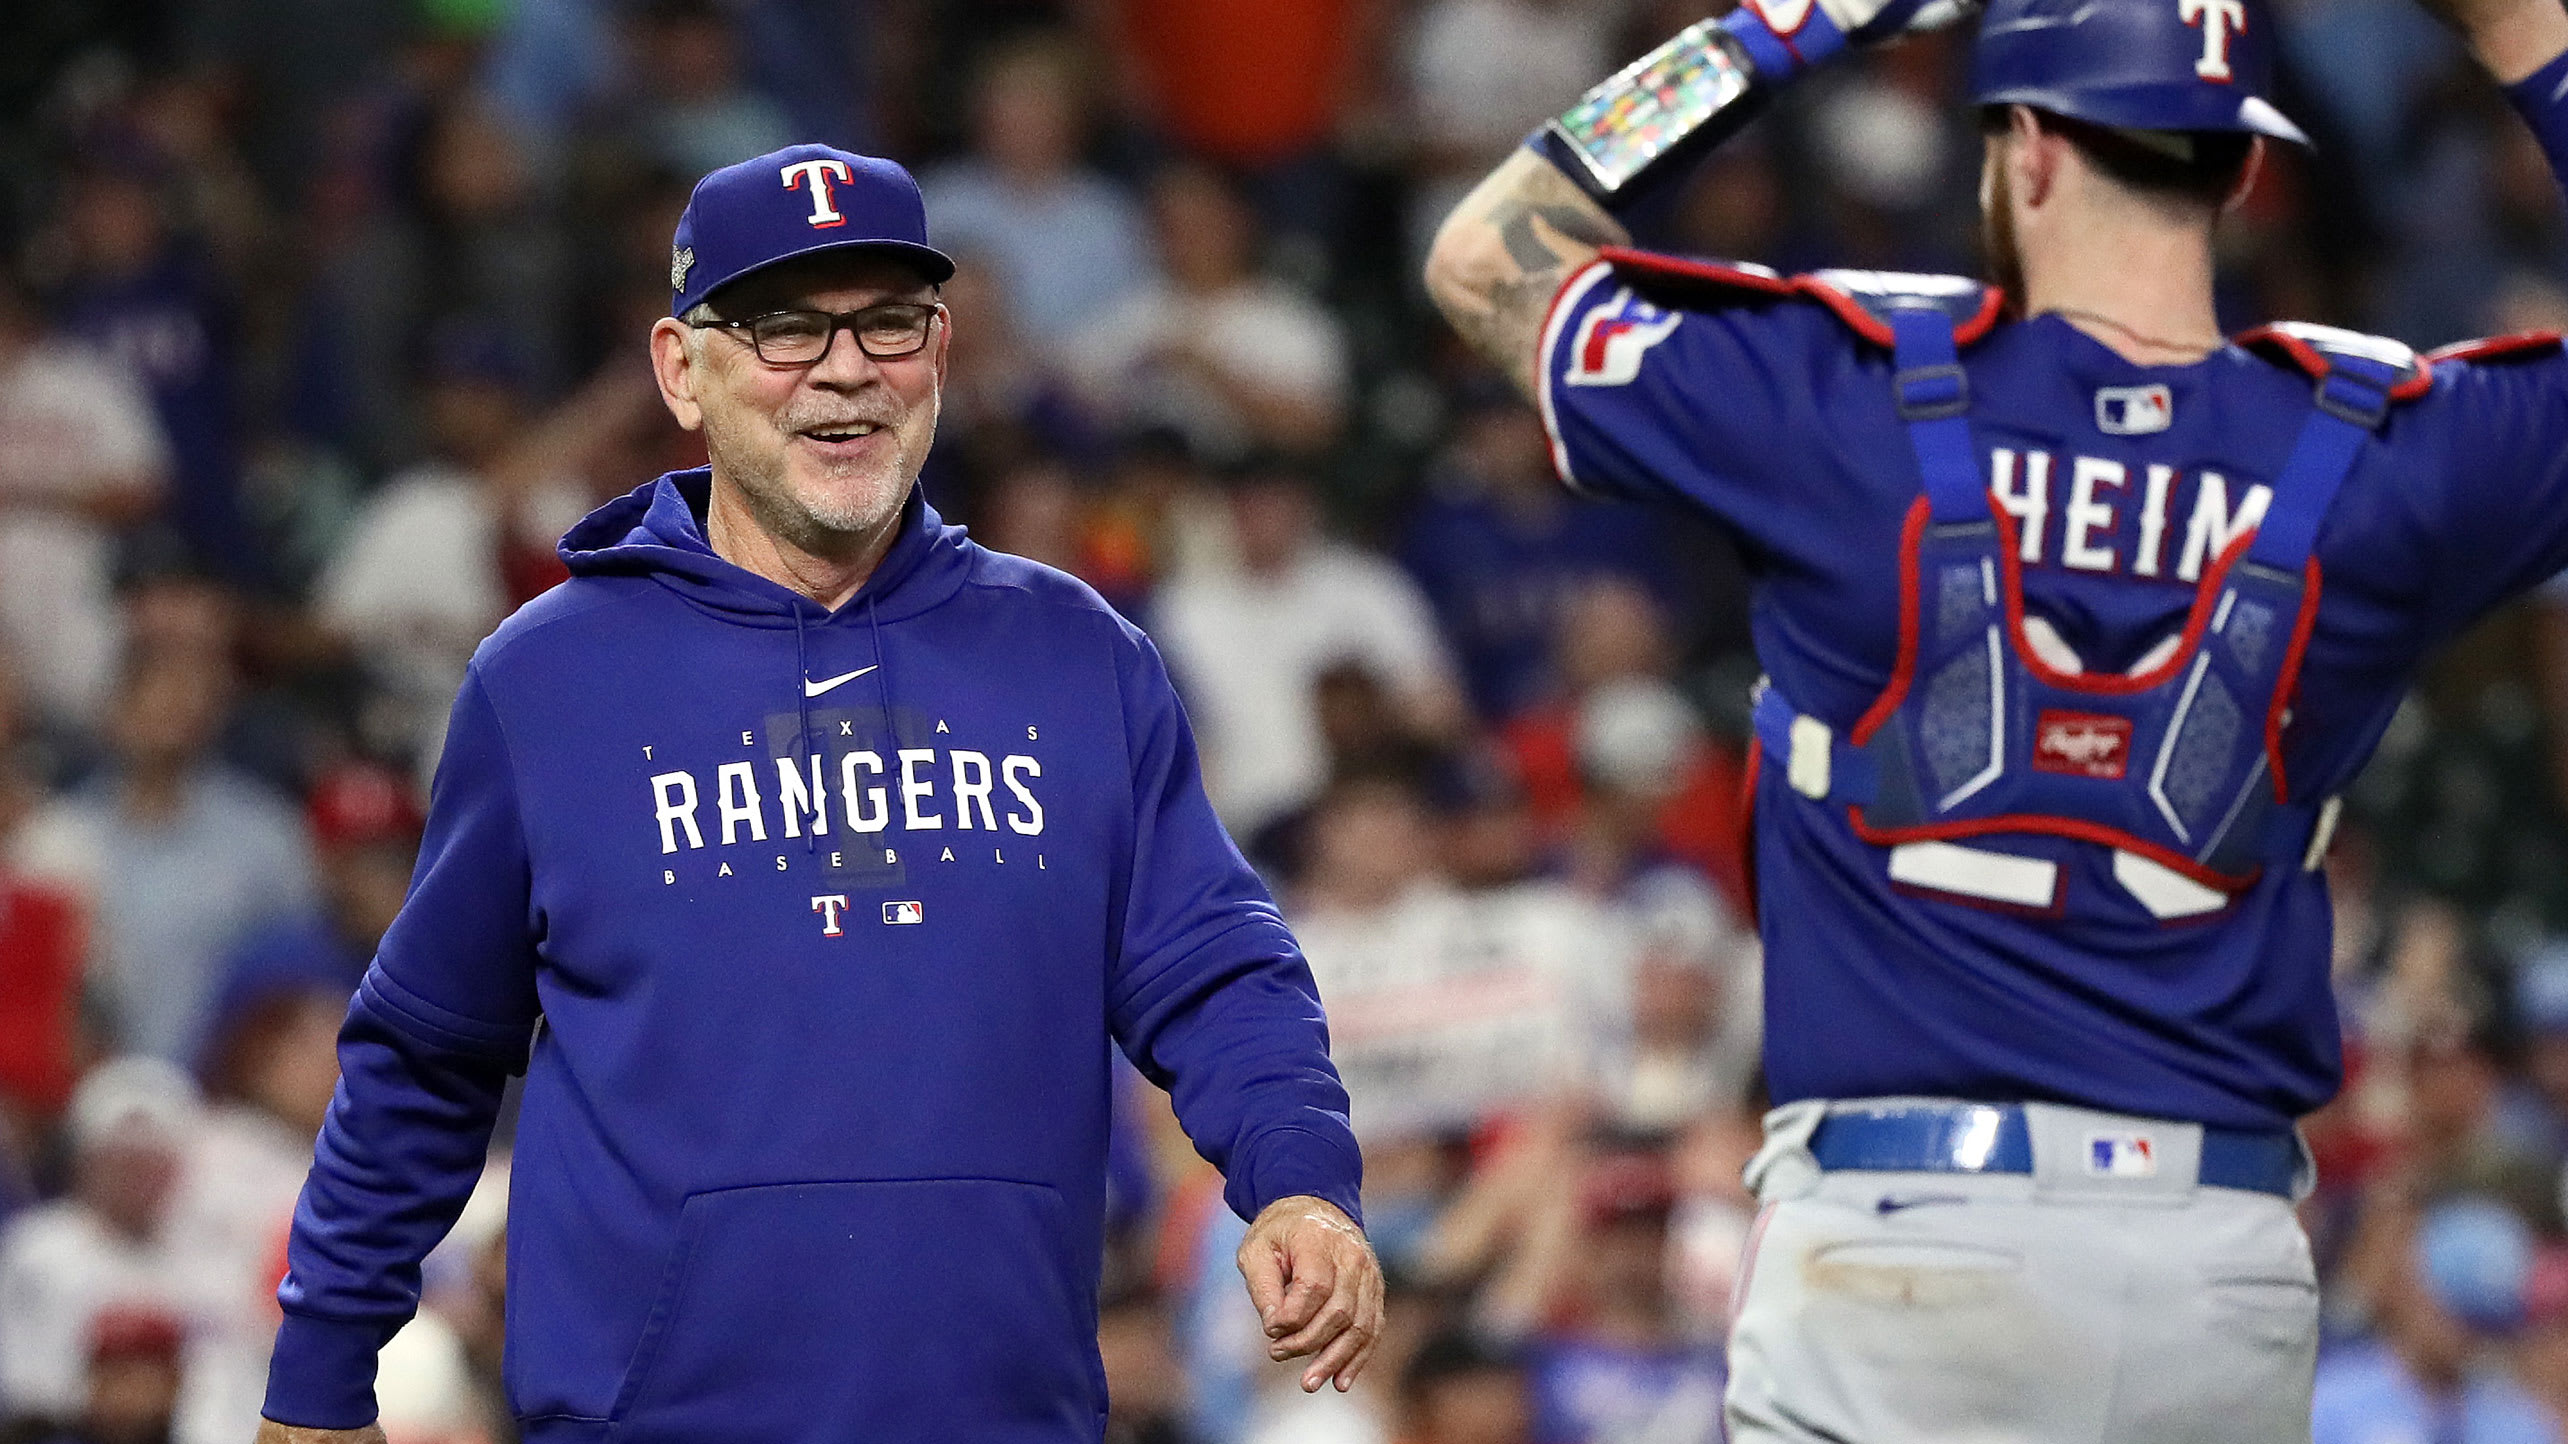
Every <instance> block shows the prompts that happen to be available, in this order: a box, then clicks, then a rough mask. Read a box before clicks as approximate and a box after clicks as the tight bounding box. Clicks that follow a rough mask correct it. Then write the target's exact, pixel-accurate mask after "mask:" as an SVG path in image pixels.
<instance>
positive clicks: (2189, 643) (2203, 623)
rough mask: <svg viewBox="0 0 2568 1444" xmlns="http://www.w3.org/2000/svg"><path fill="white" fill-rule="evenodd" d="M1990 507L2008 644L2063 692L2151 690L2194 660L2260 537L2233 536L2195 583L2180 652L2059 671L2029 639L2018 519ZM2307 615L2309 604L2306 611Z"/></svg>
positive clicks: (2039, 675)
mask: <svg viewBox="0 0 2568 1444" xmlns="http://www.w3.org/2000/svg"><path fill="white" fill-rule="evenodd" d="M1989 505H1990V510H1992V511H1993V512H1995V513H1996V516H1997V535H1998V570H1999V571H2000V573H2002V574H2003V575H2004V577H2005V597H2006V640H2007V643H2008V645H2009V646H2011V647H2012V648H2014V651H2015V655H2016V656H2017V657H2018V658H2020V659H2022V661H2023V663H2024V666H2025V669H2026V670H2027V671H2030V672H2031V673H2032V674H2033V675H2034V676H2035V677H2036V678H2038V679H2040V680H2041V681H2042V682H2043V683H2044V684H2045V685H2047V686H2052V687H2057V688H2059V689H2060V690H2061V691H2064V692H2087V693H2092V694H2096V695H2100V696H2107V697H2128V696H2130V695H2132V694H2133V693H2135V692H2146V691H2148V690H2149V689H2151V688H2152V687H2156V686H2158V685H2160V684H2162V683H2164V682H2166V681H2167V680H2168V679H2169V678H2171V677H2173V676H2175V675H2176V673H2177V672H2179V671H2182V670H2183V669H2184V666H2185V664H2186V663H2188V662H2191V661H2192V660H2193V657H2194V653H2196V652H2198V651H2200V650H2201V649H2202V638H2203V633H2205V632H2207V631H2209V630H2210V629H2211V614H2212V610H2213V607H2212V603H2213V600H2214V599H2215V598H2217V597H2218V596H2219V595H2220V589H2221V587H2222V586H2223V585H2224V584H2226V583H2227V582H2228V580H2229V569H2230V568H2231V567H2232V566H2234V565H2235V564H2236V563H2237V561H2238V559H2239V558H2240V557H2242V556H2245V555H2246V554H2247V548H2248V546H2249V545H2250V544H2252V543H2253V542H2254V541H2255V539H2256V534H2255V533H2254V532H2252V531H2250V532H2248V533H2246V534H2245V535H2243V536H2240V537H2237V538H2235V539H2233V540H2232V541H2231V542H2230V543H2229V545H2228V546H2227V547H2226V548H2224V549H2223V550H2222V551H2221V553H2220V556H2219V558H2218V559H2217V560H2216V561H2214V562H2213V563H2212V564H2211V569H2210V570H2209V571H2206V572H2205V573H2203V578H2202V580H2201V581H2200V582H2198V583H2196V584H2195V586H2194V600H2193V609H2192V610H2191V611H2190V612H2188V613H2187V614H2186V616H2185V630H2184V639H2183V640H2182V641H2180V642H2178V643H2177V644H2176V650H2175V652H2174V653H2173V654H2172V655H2171V656H2169V657H2168V658H2167V660H2166V661H2164V662H2161V663H2159V664H2158V665H2157V666H2155V667H2152V668H2150V669H2149V670H2148V671H2146V672H2140V673H2124V672H2055V671H2053V670H2052V669H2051V665H2050V664H2049V663H2047V662H2045V661H2043V660H2042V659H2041V657H2040V656H2039V655H2037V654H2036V653H2035V652H2034V650H2033V647H2032V644H2031V643H2028V642H2026V641H2025V640H2024V565H2023V561H2022V559H2021V554H2020V553H2018V552H2017V550H2016V546H2017V538H2016V531H2015V517H2014V515H2013V514H2012V513H2010V512H2008V511H2007V510H2006V509H2005V508H2004V507H2002V506H1999V505H1997V503H1996V500H1995V498H1994V497H1992V498H1991V499H1990V504H1989ZM2306 614H2307V609H2306V607H2304V609H2303V615H2306Z"/></svg>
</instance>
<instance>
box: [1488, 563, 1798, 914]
mask: <svg viewBox="0 0 2568 1444" xmlns="http://www.w3.org/2000/svg"><path fill="white" fill-rule="evenodd" d="M1672 651H1673V645H1672V643H1671V641H1670V639H1669V637H1668V635H1667V623H1666V619H1665V614H1664V613H1663V612H1662V611H1661V610H1660V608H1659V605H1658V603H1657V602H1656V601H1654V600H1653V599H1652V598H1651V597H1650V595H1649V594H1648V593H1647V592H1645V591H1643V590H1642V589H1641V588H1640V587H1639V586H1637V585H1635V584H1633V583H1632V582H1631V581H1629V580H1627V579H1624V578H1618V577H1606V578H1599V579H1596V580H1593V581H1590V582H1587V583H1584V584H1582V585H1580V586H1579V587H1577V588H1576V589H1574V590H1573V591H1572V592H1571V593H1570V595H1569V597H1568V598H1567V600H1566V602H1565V603H1564V605H1563V607H1562V610H1561V615H1560V624H1559V627H1558V630H1557V631H1556V632H1555V634H1554V638H1553V642H1552V657H1553V663H1552V666H1553V669H1554V671H1555V672H1556V673H1557V675H1558V676H1559V677H1560V679H1561V684H1562V685H1561V690H1560V692H1559V693H1558V694H1556V695H1554V696H1552V697H1549V698H1547V699H1545V700H1544V701H1543V702H1542V703H1540V704H1539V705H1537V706H1534V707H1532V708H1529V709H1527V710H1526V711H1524V712H1522V713H1520V714H1518V715H1517V717H1516V718H1515V720H1513V721H1511V722H1509V723H1507V724H1506V725H1505V726H1504V727H1503V728H1502V729H1501V730H1500V732H1499V736H1500V738H1501V740H1502V741H1503V742H1504V744H1505V746H1506V747H1507V750H1508V751H1509V753H1510V754H1511V755H1512V756H1513V757H1514V758H1515V762H1516V767H1517V771H1518V773H1519V775H1520V776H1522V777H1523V778H1524V780H1525V790H1526V796H1527V798H1528V800H1529V801H1530V802H1531V803H1532V805H1533V810H1534V818H1535V822H1536V823H1537V825H1538V826H1540V827H1541V828H1542V829H1543V832H1544V834H1545V835H1546V836H1547V837H1548V838H1550V839H1552V840H1553V841H1555V842H1561V843H1566V842H1567V841H1568V840H1569V839H1570V837H1571V836H1572V835H1573V834H1574V833H1575V832H1576V831H1577V830H1578V828H1579V826H1580V823H1581V818H1582V809H1583V807H1584V799H1585V797H1586V792H1587V781H1586V776H1585V768H1586V767H1587V766H1588V764H1589V763H1590V762H1591V761H1592V762H1595V763H1598V764H1602V765H1606V766H1608V767H1609V768H1610V769H1612V770H1613V772H1614V775H1615V776H1617V777H1620V778H1622V779H1623V780H1625V781H1626V782H1627V783H1631V784H1637V785H1643V786H1646V787H1647V788H1648V789H1649V790H1650V791H1652V792H1654V793H1655V794H1656V795H1657V796H1658V797H1659V799H1660V801H1659V805H1658V809H1657V812H1656V816H1655V828H1656V833H1657V838H1658V842H1659V845H1660V846H1661V847H1663V848H1664V850H1665V851H1666V852H1667V853H1668V854H1670V855H1672V856H1673V857H1675V858H1677V859H1680V860H1682V861H1685V862H1687V863H1689V864H1691V865H1692V866H1694V867H1695V868H1697V869H1699V870H1700V871H1701V872H1702V873H1703V874H1704V875H1705V876H1707V877H1710V878H1711V879H1712V880H1713V881H1714V882H1715V883H1716V884H1718V885H1719V886H1720V888H1721V890H1722V892H1723V894H1724V895H1725V896H1726V897H1728V898H1729V899H1730V900H1731V902H1732V903H1733V904H1734V906H1738V907H1742V908H1743V907H1744V906H1745V903H1746V897H1747V886H1746V876H1745V874H1746V867H1745V859H1744V857H1743V855H1742V851H1741V849H1742V845H1743V843H1744V841H1745V832H1746V825H1745V822H1744V820H1743V818H1742V816H1741V813H1740V807H1741V804H1742V801H1743V799H1744V795H1745V790H1746V789H1745V781H1744V778H1743V776H1742V770H1741V767H1740V764H1739V761H1738V759H1737V756H1736V754H1735V753H1734V752H1733V751H1732V750H1731V749H1729V748H1728V747H1727V746H1725V745H1724V744H1722V743H1720V742H1719V741H1717V740H1715V739H1713V738H1711V737H1709V736H1707V735H1704V734H1703V733H1702V732H1701V731H1700V729H1699V728H1688V727H1683V726H1682V724H1679V726H1680V730H1682V731H1684V732H1686V733H1687V734H1689V735H1687V736H1686V737H1684V738H1681V739H1679V740H1677V741H1675V742H1674V743H1670V742H1669V741H1668V738H1667V727H1666V722H1667V719H1668V718H1669V716H1670V715H1671V714H1669V712H1668V711H1667V709H1666V708H1665V707H1663V706H1658V705H1655V704H1641V706H1640V708H1639V709H1638V710H1635V709H1634V708H1631V707H1611V708H1605V709H1599V710H1598V711H1597V712H1596V713H1595V714H1594V716H1593V717H1591V716H1590V715H1589V711H1588V703H1589V700H1590V699H1592V698H1594V697H1596V696H1598V695H1600V694H1601V693H1603V692H1604V691H1605V690H1606V689H1608V688H1609V687H1616V686H1627V685H1629V686H1637V689H1638V690H1637V691H1633V692H1630V693H1629V694H1628V695H1631V696H1639V695H1642V694H1644V693H1646V694H1647V695H1650V696H1652V697H1661V696H1663V695H1665V688H1666V685H1667V684H1666V679H1667V677H1668V675H1669V673H1670V671H1671V670H1672V667H1673V663H1674V658H1673V655H1672ZM1653 719H1656V720H1655V721H1654V720H1653ZM1591 722H1592V723H1593V724H1594V725H1593V727H1591V726H1590V725H1589V724H1590V723H1591ZM1609 723H1610V724H1611V725H1608V724H1609ZM1591 731H1592V732H1593V733H1594V735H1593V736H1592V737H1591V736H1589V735H1588V733H1590V732H1591ZM1591 744H1592V746H1591ZM1666 768H1675V769H1677V770H1676V771H1675V772H1673V773H1665V772H1664V769H1666ZM1654 769H1658V770H1654ZM1609 780H1610V779H1609ZM1587 816H1588V820H1589V821H1593V820H1595V815H1594V814H1588V815H1587Z"/></svg>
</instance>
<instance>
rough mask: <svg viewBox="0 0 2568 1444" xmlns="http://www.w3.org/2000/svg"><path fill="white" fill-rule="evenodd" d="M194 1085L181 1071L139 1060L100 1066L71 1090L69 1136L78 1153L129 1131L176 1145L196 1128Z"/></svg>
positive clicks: (120, 1060)
mask: <svg viewBox="0 0 2568 1444" xmlns="http://www.w3.org/2000/svg"><path fill="white" fill-rule="evenodd" d="M196 1111H197V1109H196V1085H195V1083H193V1082H191V1081H190V1080H189V1079H188V1076H187V1075H186V1074H185V1073H183V1072H181V1071H179V1068H178V1065H176V1064H174V1063H169V1062H165V1061H163V1060H162V1059H159V1058H150V1057H142V1056H135V1057H131V1058H118V1059H115V1060H113V1061H111V1062H106V1063H101V1064H99V1065H98V1066H97V1067H95V1068H92V1069H90V1070H89V1076H87V1077H85V1078H83V1079H81V1080H80V1086H79V1087H78V1088H75V1089H73V1090H72V1094H71V1107H70V1108H69V1110H67V1112H66V1115H65V1117H66V1119H67V1130H66V1131H67V1132H68V1133H69V1134H70V1137H71V1143H72V1147H74V1148H75V1149H89V1148H95V1147H97V1146H99V1145H101V1144H104V1143H109V1142H112V1141H114V1140H115V1139H116V1138H117V1137H118V1136H119V1135H122V1134H124V1133H125V1132H126V1131H127V1130H128V1129H135V1128H140V1129H144V1130H147V1131H148V1132H149V1133H150V1134H151V1135H152V1136H153V1137H155V1138H157V1139H158V1140H160V1141H162V1142H175V1141H176V1140H178V1139H180V1138H183V1137H185V1136H186V1134H187V1130H188V1129H189V1128H190V1127H192V1126H194V1124H195V1122H196Z"/></svg>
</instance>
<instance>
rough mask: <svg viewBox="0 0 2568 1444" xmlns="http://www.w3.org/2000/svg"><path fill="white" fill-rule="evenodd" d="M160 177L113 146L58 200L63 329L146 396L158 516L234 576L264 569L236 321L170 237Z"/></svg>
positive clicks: (201, 257)
mask: <svg viewBox="0 0 2568 1444" xmlns="http://www.w3.org/2000/svg"><path fill="white" fill-rule="evenodd" d="M168 185H169V181H168V178H167V177H165V176H164V175H163V174H162V173H161V170H160V168H159V166H158V165H157V164H155V163H154V162H153V161H152V160H151V159H150V158H148V157H146V156H144V155H141V154H138V153H130V152H116V151H111V152H108V153H106V154H102V155H100V156H97V157H96V158H94V159H93V160H92V161H91V162H90V163H89V165H88V166H87V167H86V168H85V169H84V170H83V171H82V172H81V173H80V175H79V177H78V178H77V180H76V182H75V184H74V186H73V188H72V193H71V196H70V199H69V203H68V204H67V205H66V206H65V207H64V216H65V226H64V232H65V234H64V235H63V238H62V240H63V244H64V251H65V258H66V259H67V260H68V261H69V262H70V264H71V274H70V277H69V280H68V282H67V284H66V285H65V286H64V288H63V290H62V293H61V295H60V297H59V300H58V305H57V313H58V315H59V317H60V320H61V325H62V330H63V332H64V334H65V335H67V336H70V337H73V338H76V339H78V340H80V341H82V342H84V343H86V344H88V345H89V346H91V347H94V348H95V349H96V350H98V351H99V352H101V353H102V354H105V355H108V356H112V357H114V358H116V360H117V361H118V362H120V363H121V364H122V365H124V366H125V367H126V369H128V370H129V371H130V372H131V373H132V374H133V375H134V376H135V377H136V378H137V379H138V380H140V381H141V382H142V384H143V386H144V387H145V389H146V390H147V391H148V392H149V393H150V396H151V400H152V410H153V413H154V414H155V415H156V416H157V417H158V418H159V421H160V426H161V430H162V432H163V433H164V434H165V435H166V436H167V437H168V440H169V483H170V484H169V494H168V497H167V498H166V500H165V502H164V503H163V506H162V515H163V516H164V518H165V519H166V520H167V521H168V523H169V524H170V526H171V527H172V528H173V529H175V531H176V532H177V534H178V536H179V537H180V539H181V540H182V541H184V543H185V544H186V546H187V549H188V552H189V555H190V556H191V557H192V558H193V559H194V560H195V562H196V563H197V564H198V565H200V566H203V567H205V568H207V569H208V570H210V571H213V572H215V573H216V574H218V575H222V576H225V577H229V578H232V579H234V580H236V581H242V582H248V581H254V580H262V579H264V575H265V568H264V566H263V564H262V560H261V558H260V556H259V554H258V549H257V541H256V538H255V537H253V536H252V534H251V532H250V528H249V521H248V518H247V517H246V516H245V515H244V513H243V511H242V508H241V495H240V490H241V456H240V437H239V430H240V425H241V415H240V402H239V398H238V395H237V386H238V379H237V377H236V375H235V374H234V373H235V370H236V368H237V366H238V361H237V359H236V356H235V352H236V350H237V348H238V342H239V326H238V324H237V322H236V320H235V318H234V315H233V308H232V306H231V304H230V300H229V298H228V297H227V296H226V295H225V294H224V281H223V278H222V277H221V276H220V275H218V274H217V273H216V272H215V271H214V269H213V267H212V265H211V261H210V258H209V257H208V256H206V255H205V254H204V253H203V251H202V250H201V249H199V248H197V247H196V246H193V245H191V244H187V243H184V242H182V241H181V240H180V239H179V238H178V237H176V236H175V235H173V234H172V230H171V225H170V216H169V210H168V204H167V202H166V200H165V199H164V195H165V192H166V190H167V188H168Z"/></svg>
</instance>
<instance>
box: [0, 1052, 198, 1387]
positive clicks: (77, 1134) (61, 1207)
mask: <svg viewBox="0 0 2568 1444" xmlns="http://www.w3.org/2000/svg"><path fill="white" fill-rule="evenodd" d="M197 1117H198V1115H197V1104H196V1090H195V1088H194V1087H193V1086H192V1085H190V1084H189V1083H188V1081H187V1076H186V1075H185V1074H183V1073H181V1072H179V1071H178V1069H177V1068H175V1067H173V1066H172V1065H170V1064H168V1063H164V1062H162V1061H160V1060H159V1059H156V1058H126V1059H121V1060H119V1061H117V1062H114V1063H109V1064H106V1065H103V1066H101V1067H99V1068H98V1069H96V1070H95V1071H93V1072H92V1073H91V1074H90V1075H89V1076H88V1077H87V1078H85V1079H83V1080H81V1085H80V1089H79V1091H78V1092H77V1093H75V1094H74V1095H73V1096H72V1100H71V1109H70V1113H69V1116H68V1118H67V1120H66V1127H67V1131H68V1135H69V1139H70V1143H71V1149H72V1186H71V1192H70V1193H69V1194H68V1195H67V1196H65V1197H63V1198H60V1199H57V1200H55V1201H54V1202H52V1203H48V1204H45V1205H43V1206H41V1207H39V1208H36V1209H32V1210H30V1211H29V1212H27V1213H25V1214H22V1215H20V1216H19V1217H18V1218H17V1219H15V1220H14V1221H12V1222H11V1223H10V1225H9V1227H8V1229H7V1230H6V1232H5V1233H0V1415H5V1416H7V1417H11V1418H16V1417H23V1416H29V1415H32V1416H35V1417H37V1418H42V1419H50V1420H54V1421H56V1422H59V1423H65V1424H68V1423H71V1422H72V1421H75V1420H77V1419H79V1418H80V1417H81V1416H82V1414H83V1412H84V1409H85V1406H86V1404H87V1402H88V1399H89V1395H90V1382H91V1355H92V1349H93V1346H94V1341H95V1340H97V1339H98V1338H99V1333H98V1330H99V1326H100V1323H101V1321H102V1319H106V1318H108V1317H110V1316H111V1314H112V1312H113V1311H117V1310H128V1309H139V1310H143V1311H146V1312H149V1313H151V1314H154V1315H159V1316H166V1317H174V1318H178V1319H182V1320H183V1319H188V1318H190V1317H191V1316H192V1314H193V1308H192V1302H193V1301H192V1299H191V1298H190V1296H189V1274H188V1268H189V1264H188V1260H187V1259H186V1257H185V1256H184V1254H183V1252H182V1251H181V1249H180V1248H179V1247H178V1246H177V1241H176V1240H175V1239H173V1238H172V1237H171V1234H170V1230H169V1228H168V1224H169V1218H170V1203H171V1199H172V1196H173V1194H174V1192H175V1189H176V1187H177V1184H178V1180H179V1176H180V1170H181V1166H182V1161H183V1159H184V1157H185V1150H186V1147H187V1143H188V1139H189V1136H190V1134H191V1133H192V1131H193V1130H194V1129H195V1127H196V1125H197Z"/></svg>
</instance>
